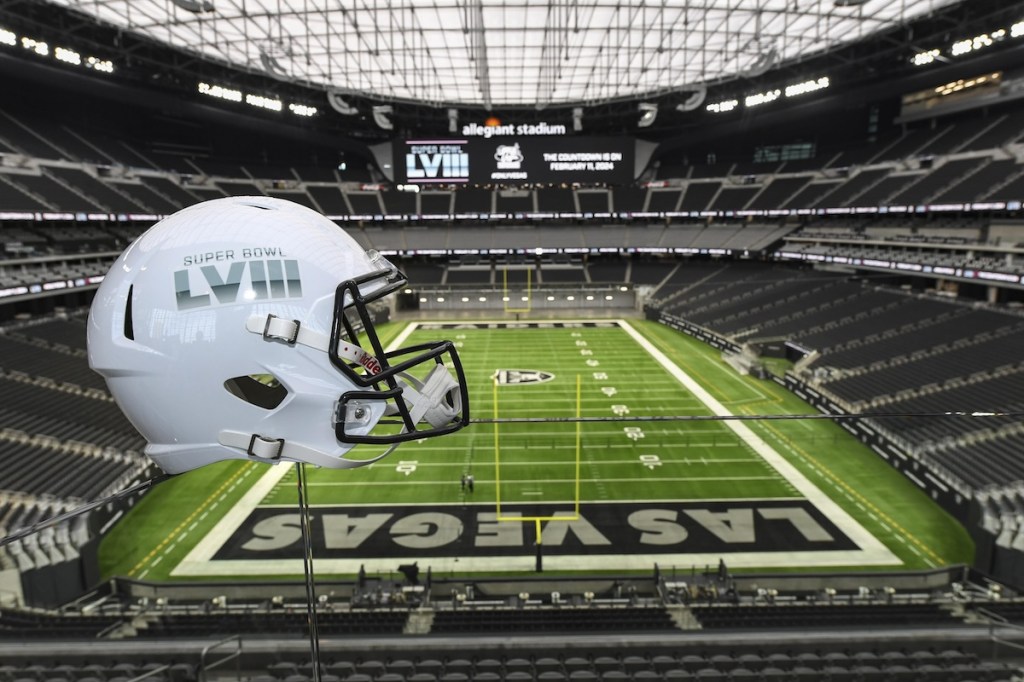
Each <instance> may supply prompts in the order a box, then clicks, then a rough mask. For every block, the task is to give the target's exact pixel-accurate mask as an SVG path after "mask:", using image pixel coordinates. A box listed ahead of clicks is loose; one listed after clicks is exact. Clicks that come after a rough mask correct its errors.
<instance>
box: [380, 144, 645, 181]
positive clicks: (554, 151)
mask: <svg viewBox="0 0 1024 682" xmlns="http://www.w3.org/2000/svg"><path fill="white" fill-rule="evenodd" d="M394 144H395V147H394V168H395V182H397V183H399V184H423V185H431V184H460V183H467V184H473V185H492V184H498V185H525V184H538V183H539V184H558V183H583V184H597V183H607V184H610V185H625V184H630V183H632V182H633V179H634V177H633V174H634V161H633V159H634V155H635V152H634V147H635V142H634V140H633V139H631V138H614V137H492V138H487V139H467V138H452V139H440V138H438V139H421V140H399V141H396V142H395V143H394Z"/></svg>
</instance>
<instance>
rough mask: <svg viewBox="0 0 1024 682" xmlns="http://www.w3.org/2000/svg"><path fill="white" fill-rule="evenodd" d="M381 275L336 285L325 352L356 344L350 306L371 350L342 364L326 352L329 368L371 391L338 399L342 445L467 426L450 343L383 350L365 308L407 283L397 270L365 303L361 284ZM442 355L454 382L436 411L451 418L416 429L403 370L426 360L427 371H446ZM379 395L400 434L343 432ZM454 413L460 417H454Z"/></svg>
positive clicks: (410, 382) (462, 381)
mask: <svg viewBox="0 0 1024 682" xmlns="http://www.w3.org/2000/svg"><path fill="white" fill-rule="evenodd" d="M395 272H397V271H395ZM382 276H383V275H369V276H366V277H361V278H358V279H355V280H349V281H347V282H343V283H342V284H340V285H338V289H337V291H336V292H335V295H334V322H333V323H332V325H331V338H330V345H329V348H332V349H335V350H337V349H340V348H344V347H345V343H346V341H348V342H350V343H354V344H355V345H356V346H360V344H359V334H358V332H357V331H356V328H355V326H354V325H353V324H352V321H351V320H350V319H349V316H348V314H347V311H348V309H349V308H352V309H354V310H355V313H356V315H357V317H358V318H359V322H360V323H361V325H362V327H363V329H364V330H365V334H366V336H367V339H368V340H369V342H370V346H371V348H372V349H373V356H371V357H369V358H365V357H364V358H363V359H362V361H361V362H352V361H351V360H347V359H346V358H344V357H342V356H341V355H340V354H339V353H337V352H333V353H329V358H330V361H331V364H333V365H334V366H335V367H336V368H337V369H338V370H340V371H341V372H343V373H345V374H346V376H348V378H349V379H350V380H351V381H352V382H353V383H354V384H356V385H357V386H361V387H364V388H367V389H371V388H372V390H364V391H358V390H356V391H348V392H346V393H344V394H343V395H342V396H341V398H340V399H339V400H338V411H337V414H336V418H335V435H336V437H337V438H338V440H339V441H340V442H342V443H376V444H394V443H402V442H405V441H409V440H415V439H419V438H427V437H431V436H440V435H444V434H447V433H452V432H454V431H457V430H459V429H461V428H462V427H463V426H465V425H466V424H467V423H468V422H469V405H468V403H463V396H466V395H467V389H466V376H465V373H464V372H463V370H462V363H461V362H460V360H459V355H458V353H457V352H456V350H455V346H454V344H453V343H452V342H451V341H437V342H433V343H426V344H419V345H416V346H408V347H405V348H401V349H398V350H394V351H386V350H384V348H383V346H382V345H381V343H380V339H379V338H378V336H377V332H376V329H375V328H374V326H373V320H372V319H371V316H370V313H369V311H368V310H367V307H366V304H367V303H369V302H370V301H372V300H376V299H377V298H379V297H381V296H384V295H387V294H389V293H391V292H393V291H395V290H396V289H398V288H399V287H400V286H402V285H403V284H404V283H405V282H406V279H405V276H404V275H402V274H401V273H400V272H398V276H399V279H398V280H397V284H390V285H388V286H386V287H385V288H384V289H382V290H381V291H383V292H384V293H380V292H375V293H374V295H373V296H372V298H371V299H370V300H367V299H366V298H364V296H363V295H362V293H361V286H362V285H364V284H366V283H367V282H368V281H372V280H373V279H375V278H379V277H382ZM360 347H361V346H360ZM405 356H410V357H405ZM446 357H447V360H448V363H447V364H450V365H451V369H454V370H455V377H456V380H457V383H455V384H451V383H447V384H446V385H445V387H443V389H444V390H442V394H441V395H440V396H438V397H439V398H440V399H441V402H440V404H439V406H440V407H444V406H447V407H448V408H450V410H451V416H452V419H449V420H447V421H446V422H444V423H441V424H438V425H431V426H427V427H420V426H418V424H417V421H418V420H417V419H415V418H414V417H413V414H412V413H411V411H410V409H409V405H408V404H407V403H406V400H405V399H404V396H405V394H406V393H408V392H410V391H411V390H412V387H413V386H416V385H417V381H416V378H415V377H413V376H412V375H410V374H409V373H408V372H409V370H410V369H411V368H413V367H416V366H418V365H423V364H425V363H426V362H427V361H428V360H432V361H433V362H434V363H435V364H434V367H433V368H432V369H431V373H434V372H435V371H436V369H437V368H438V367H441V368H442V369H445V368H446V367H447V365H446V363H445V358H446ZM395 360H399V361H398V362H397V363H395V364H392V361H395ZM357 368H358V369H357ZM437 374H439V375H441V374H442V373H441V372H437ZM403 384H404V385H403ZM456 389H457V390H456ZM382 397H383V398H386V399H387V400H389V401H390V406H391V408H392V410H393V413H392V414H394V415H397V416H398V417H399V419H398V420H396V421H395V422H392V423H400V424H401V425H402V430H401V431H400V432H398V433H393V434H366V435H359V434H355V433H348V432H347V431H346V426H347V425H348V424H353V423H355V424H359V423H360V421H361V420H362V419H363V418H364V415H363V414H361V411H364V410H363V402H362V401H366V400H377V399H380V398H382ZM456 415H460V416H459V417H458V418H457V419H456V418H455V416H456Z"/></svg>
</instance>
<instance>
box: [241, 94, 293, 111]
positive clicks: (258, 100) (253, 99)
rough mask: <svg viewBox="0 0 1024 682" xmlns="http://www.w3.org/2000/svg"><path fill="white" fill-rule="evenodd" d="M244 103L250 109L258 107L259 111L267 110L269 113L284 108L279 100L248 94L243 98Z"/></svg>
mask: <svg viewBox="0 0 1024 682" xmlns="http://www.w3.org/2000/svg"><path fill="white" fill-rule="evenodd" d="M245 103H246V104H248V105H249V106H251V107H258V108H260V109H269V110H270V111H281V109H282V107H283V106H284V105H283V104H282V103H281V100H279V99H274V98H273V97H265V96H263V95H255V94H252V93H249V94H247V95H246V96H245Z"/></svg>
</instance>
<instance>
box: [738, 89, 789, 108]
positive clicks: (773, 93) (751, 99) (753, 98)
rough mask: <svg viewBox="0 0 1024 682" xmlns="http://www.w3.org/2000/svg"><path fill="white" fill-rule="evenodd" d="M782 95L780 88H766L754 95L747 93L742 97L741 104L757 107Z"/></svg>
mask: <svg viewBox="0 0 1024 682" xmlns="http://www.w3.org/2000/svg"><path fill="white" fill-rule="evenodd" d="M781 95H782V90H780V89H779V88H775V89H774V90H768V91H766V92H759V93H756V94H754V95H747V96H746V97H745V98H744V99H743V104H744V105H745V106H746V107H747V108H750V107H757V106H761V105H762V104H767V103H768V102H774V101H775V100H777V99H778V98H779V97H780V96H781Z"/></svg>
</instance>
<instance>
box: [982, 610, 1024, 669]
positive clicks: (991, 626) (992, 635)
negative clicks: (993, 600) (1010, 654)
mask: <svg viewBox="0 0 1024 682" xmlns="http://www.w3.org/2000/svg"><path fill="white" fill-rule="evenodd" d="M977 613H978V615H979V616H982V617H983V618H985V619H986V620H987V621H988V636H989V639H990V640H992V658H996V657H997V654H998V651H999V645H1003V646H1008V647H1010V648H1011V649H1016V650H1017V651H1024V626H1021V625H1017V624H1015V623H1011V622H1010V621H1009V620H1008V619H1006V618H1005V617H1003V616H1000V615H999V614H998V613H995V612H993V611H989V610H988V609H981V608H980V609H977ZM996 626H998V627H1000V628H1005V629H1007V630H1012V631H1014V632H1018V633H1020V635H1021V637H1020V639H1021V641H1017V642H1014V641H1011V640H1008V639H1004V638H1002V637H1000V636H999V635H997V634H996Z"/></svg>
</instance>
